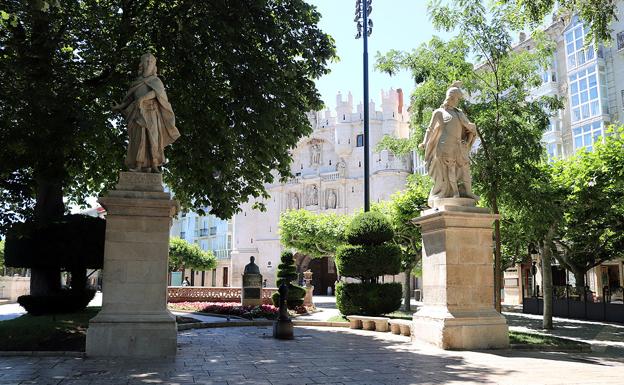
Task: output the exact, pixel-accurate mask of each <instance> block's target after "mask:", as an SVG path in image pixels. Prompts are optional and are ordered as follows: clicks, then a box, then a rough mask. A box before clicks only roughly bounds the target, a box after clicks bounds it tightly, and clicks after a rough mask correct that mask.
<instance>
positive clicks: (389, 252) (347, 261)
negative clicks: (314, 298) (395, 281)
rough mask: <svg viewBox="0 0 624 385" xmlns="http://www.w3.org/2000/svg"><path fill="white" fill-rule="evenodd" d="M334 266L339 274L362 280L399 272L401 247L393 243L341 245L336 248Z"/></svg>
mask: <svg viewBox="0 0 624 385" xmlns="http://www.w3.org/2000/svg"><path fill="white" fill-rule="evenodd" d="M336 268H337V269H338V271H340V274H341V275H344V276H346V277H353V278H359V279H361V280H363V281H365V280H368V279H371V278H375V277H379V276H381V275H386V274H388V275H395V274H399V273H400V272H401V248H400V247H399V246H397V245H394V244H384V245H373V246H362V245H343V246H340V247H339V248H338V250H336Z"/></svg>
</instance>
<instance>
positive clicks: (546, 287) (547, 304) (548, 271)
mask: <svg viewBox="0 0 624 385" xmlns="http://www.w3.org/2000/svg"><path fill="white" fill-rule="evenodd" d="M553 235H554V229H552V228H551V229H550V230H549V231H548V234H547V236H546V239H545V240H544V242H543V243H542V291H543V293H544V318H543V322H542V327H543V328H544V329H552V328H553V321H552V317H553V302H552V301H553V285H552V252H553V250H552V248H551V244H552V242H551V241H552V237H553Z"/></svg>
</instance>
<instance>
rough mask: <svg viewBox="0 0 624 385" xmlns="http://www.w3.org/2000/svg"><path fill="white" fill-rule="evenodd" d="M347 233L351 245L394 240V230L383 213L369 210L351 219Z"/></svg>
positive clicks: (375, 243)
mask: <svg viewBox="0 0 624 385" xmlns="http://www.w3.org/2000/svg"><path fill="white" fill-rule="evenodd" d="M345 235H346V238H347V242H348V243H349V244H351V245H379V244H382V243H384V242H387V241H390V240H392V237H394V231H393V230H392V225H391V224H390V222H389V221H388V219H387V218H386V217H385V216H384V215H383V214H381V213H378V212H374V211H368V212H364V213H361V214H358V215H356V216H355V217H354V218H353V219H352V220H351V223H349V226H347V229H346V231H345Z"/></svg>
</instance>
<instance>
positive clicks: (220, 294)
mask: <svg viewBox="0 0 624 385" xmlns="http://www.w3.org/2000/svg"><path fill="white" fill-rule="evenodd" d="M276 291H277V288H273V287H271V288H267V287H264V288H262V303H263V304H272V303H273V302H272V301H271V296H272V295H273V293H275V292H276ZM167 301H168V302H241V288H240V287H203V286H183V287H178V286H169V287H168V288H167Z"/></svg>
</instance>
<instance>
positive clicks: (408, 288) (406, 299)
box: [403, 268, 412, 311]
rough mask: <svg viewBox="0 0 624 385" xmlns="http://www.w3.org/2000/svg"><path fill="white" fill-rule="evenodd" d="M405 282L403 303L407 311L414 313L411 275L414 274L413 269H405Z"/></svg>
mask: <svg viewBox="0 0 624 385" xmlns="http://www.w3.org/2000/svg"><path fill="white" fill-rule="evenodd" d="M404 273H405V282H404V284H403V303H404V304H405V311H412V306H411V304H410V301H411V299H412V296H411V294H412V287H411V280H410V275H411V274H412V269H411V268H410V269H405V271H404Z"/></svg>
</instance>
